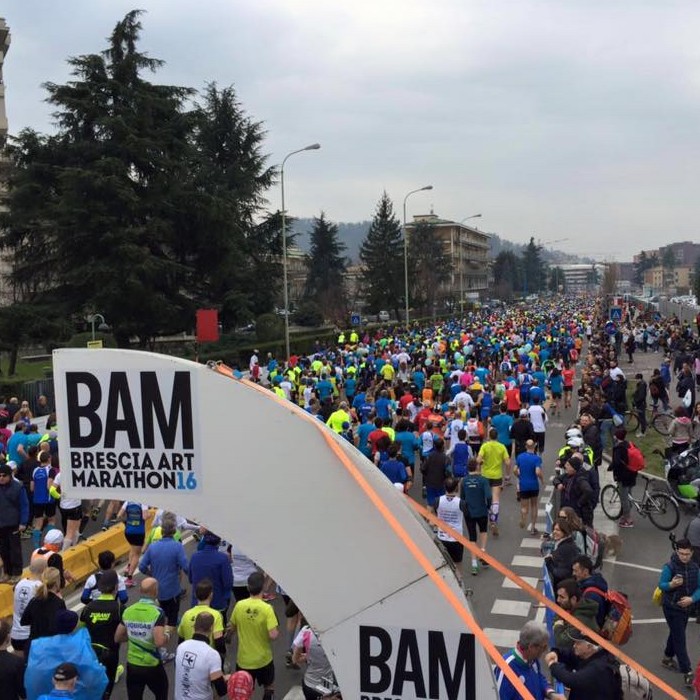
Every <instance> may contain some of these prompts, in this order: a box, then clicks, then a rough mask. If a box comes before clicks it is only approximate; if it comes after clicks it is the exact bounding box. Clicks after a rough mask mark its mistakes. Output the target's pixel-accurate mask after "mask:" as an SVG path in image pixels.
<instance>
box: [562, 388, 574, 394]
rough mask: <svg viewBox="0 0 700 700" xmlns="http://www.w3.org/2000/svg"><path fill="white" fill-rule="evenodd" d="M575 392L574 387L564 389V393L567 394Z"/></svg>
mask: <svg viewBox="0 0 700 700" xmlns="http://www.w3.org/2000/svg"><path fill="white" fill-rule="evenodd" d="M573 390H574V387H573V386H565V387H564V393H565V394H570V393H571V392H572V391H573Z"/></svg>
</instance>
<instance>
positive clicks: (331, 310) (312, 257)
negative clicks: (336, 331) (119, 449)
mask: <svg viewBox="0 0 700 700" xmlns="http://www.w3.org/2000/svg"><path fill="white" fill-rule="evenodd" d="M344 251H345V244H344V243H342V242H341V241H340V238H339V237H338V226H337V225H336V224H334V223H331V222H330V221H328V220H327V219H326V215H325V214H324V213H323V212H321V216H319V217H317V218H315V219H314V225H313V228H312V230H311V249H310V251H309V258H308V266H309V274H308V276H307V279H306V288H305V290H304V300H305V301H314V302H316V303H317V304H318V306H319V308H320V309H321V312H322V313H323V315H324V317H325V318H330V319H333V320H336V321H339V322H341V321H345V317H346V315H347V303H346V295H345V283H344V279H343V274H344V273H345V270H346V267H347V263H346V259H345V257H344V256H343V253H344Z"/></svg>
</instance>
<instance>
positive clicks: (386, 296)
mask: <svg viewBox="0 0 700 700" xmlns="http://www.w3.org/2000/svg"><path fill="white" fill-rule="evenodd" d="M360 260H361V261H362V284H363V294H364V296H365V299H366V302H367V307H368V308H369V310H370V311H371V312H372V313H377V312H378V311H380V310H381V309H393V310H394V312H395V313H396V317H397V318H398V317H399V316H398V309H399V307H400V306H401V300H402V298H403V296H404V250H403V235H402V230H401V224H400V222H399V220H398V218H397V217H396V216H395V215H394V206H393V204H392V202H391V199H389V195H388V194H387V193H386V192H384V193H383V194H382V197H381V199H380V200H379V202H378V204H377V208H376V211H375V214H374V218H373V219H372V223H371V225H370V227H369V231H368V232H367V236H366V237H365V239H364V241H363V242H362V245H361V247H360Z"/></svg>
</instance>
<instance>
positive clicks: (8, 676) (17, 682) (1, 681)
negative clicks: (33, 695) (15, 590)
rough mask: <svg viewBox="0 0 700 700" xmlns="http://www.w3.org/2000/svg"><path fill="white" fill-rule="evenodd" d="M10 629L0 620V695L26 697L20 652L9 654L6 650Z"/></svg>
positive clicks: (6, 698)
mask: <svg viewBox="0 0 700 700" xmlns="http://www.w3.org/2000/svg"><path fill="white" fill-rule="evenodd" d="M11 629H12V628H11V627H10V623H9V622H7V620H0V689H1V690H0V695H1V696H2V698H3V700H19V698H24V697H26V693H25V690H24V661H23V660H22V654H21V653H20V654H11V653H10V652H9V651H8V647H9V646H10V631H11Z"/></svg>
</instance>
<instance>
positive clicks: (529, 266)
mask: <svg viewBox="0 0 700 700" xmlns="http://www.w3.org/2000/svg"><path fill="white" fill-rule="evenodd" d="M522 269H523V293H524V294H532V293H535V292H539V291H540V290H541V289H544V288H545V287H546V285H547V275H546V271H545V267H544V262H543V260H542V246H539V245H536V244H535V238H534V237H530V242H529V243H528V244H527V246H526V247H525V250H524V251H523V256H522Z"/></svg>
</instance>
